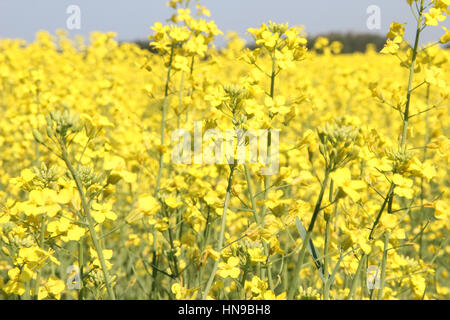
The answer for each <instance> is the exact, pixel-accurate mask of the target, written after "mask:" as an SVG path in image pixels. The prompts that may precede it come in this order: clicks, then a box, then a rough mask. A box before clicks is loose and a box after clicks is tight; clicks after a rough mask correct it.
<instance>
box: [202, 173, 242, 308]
mask: <svg viewBox="0 0 450 320" xmlns="http://www.w3.org/2000/svg"><path fill="white" fill-rule="evenodd" d="M234 169H235V166H234V165H231V166H230V175H229V176H228V186H227V193H226V195H225V202H224V204H223V213H222V223H221V226H220V233H219V240H218V242H217V251H219V252H220V253H221V252H222V247H223V239H224V234H225V227H226V222H227V210H228V204H229V202H230V197H231V185H232V183H233V173H234ZM219 262H220V257H219V258H218V259H217V260H216V261H214V267H213V270H212V272H211V275H210V276H209V279H208V282H207V284H206V287H205V290H204V291H203V300H206V298H207V297H208V293H209V290H210V289H211V286H212V283H213V281H214V278H215V276H216V272H217V269H218V267H219Z"/></svg>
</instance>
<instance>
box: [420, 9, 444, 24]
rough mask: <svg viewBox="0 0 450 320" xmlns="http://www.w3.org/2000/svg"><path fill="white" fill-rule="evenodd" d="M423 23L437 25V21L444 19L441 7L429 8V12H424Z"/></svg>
mask: <svg viewBox="0 0 450 320" xmlns="http://www.w3.org/2000/svg"><path fill="white" fill-rule="evenodd" d="M424 16H425V24H427V25H429V26H437V25H438V22H440V21H444V20H445V18H446V16H445V15H443V14H442V11H441V9H437V8H431V9H430V11H429V12H427V13H425V14H424Z"/></svg>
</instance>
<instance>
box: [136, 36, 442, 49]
mask: <svg viewBox="0 0 450 320" xmlns="http://www.w3.org/2000/svg"><path fill="white" fill-rule="evenodd" d="M318 37H325V38H327V39H328V40H329V41H330V43H331V42H333V41H339V42H341V43H342V44H343V45H344V47H343V49H342V53H353V52H365V51H366V48H367V45H368V44H373V45H374V46H375V47H376V49H377V51H380V50H381V49H382V48H383V46H384V44H385V43H386V37H384V36H381V35H377V34H373V33H355V32H346V33H342V32H329V33H324V34H319V35H316V36H314V37H308V45H307V46H308V49H311V48H312V47H313V46H314V43H315V41H316V40H317V38H318ZM133 43H135V44H137V45H138V46H139V47H140V48H142V49H147V50H150V51H152V52H155V53H156V51H155V50H153V49H151V47H150V46H149V41H148V40H136V41H133ZM247 47H248V48H250V49H254V48H255V47H256V45H255V44H254V43H250V44H248V45H247ZM445 48H446V49H450V44H449V45H447V46H445Z"/></svg>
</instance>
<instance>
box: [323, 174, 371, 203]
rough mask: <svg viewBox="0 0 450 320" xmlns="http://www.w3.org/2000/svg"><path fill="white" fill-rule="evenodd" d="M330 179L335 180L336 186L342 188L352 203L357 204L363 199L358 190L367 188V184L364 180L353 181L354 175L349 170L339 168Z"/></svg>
mask: <svg viewBox="0 0 450 320" xmlns="http://www.w3.org/2000/svg"><path fill="white" fill-rule="evenodd" d="M330 177H331V179H333V182H334V185H335V186H336V187H339V188H341V190H342V191H343V192H344V193H345V194H346V195H348V196H349V197H350V198H351V199H352V201H354V202H356V201H358V200H359V199H361V195H360V193H359V192H358V190H361V189H363V188H365V187H366V184H365V182H364V181H362V180H352V175H351V172H350V170H349V169H348V168H339V169H337V170H336V171H334V172H332V173H331V174H330Z"/></svg>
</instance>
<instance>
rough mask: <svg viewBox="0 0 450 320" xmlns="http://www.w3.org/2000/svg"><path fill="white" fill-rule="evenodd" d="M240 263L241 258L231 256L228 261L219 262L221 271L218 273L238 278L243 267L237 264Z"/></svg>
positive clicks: (226, 276)
mask: <svg viewBox="0 0 450 320" xmlns="http://www.w3.org/2000/svg"><path fill="white" fill-rule="evenodd" d="M238 265H239V258H237V257H229V258H228V260H227V262H220V263H219V271H218V272H217V274H218V275H219V276H220V277H222V278H228V277H230V278H233V279H237V278H238V277H239V275H240V273H241V269H239V268H238V267H237V266H238Z"/></svg>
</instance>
